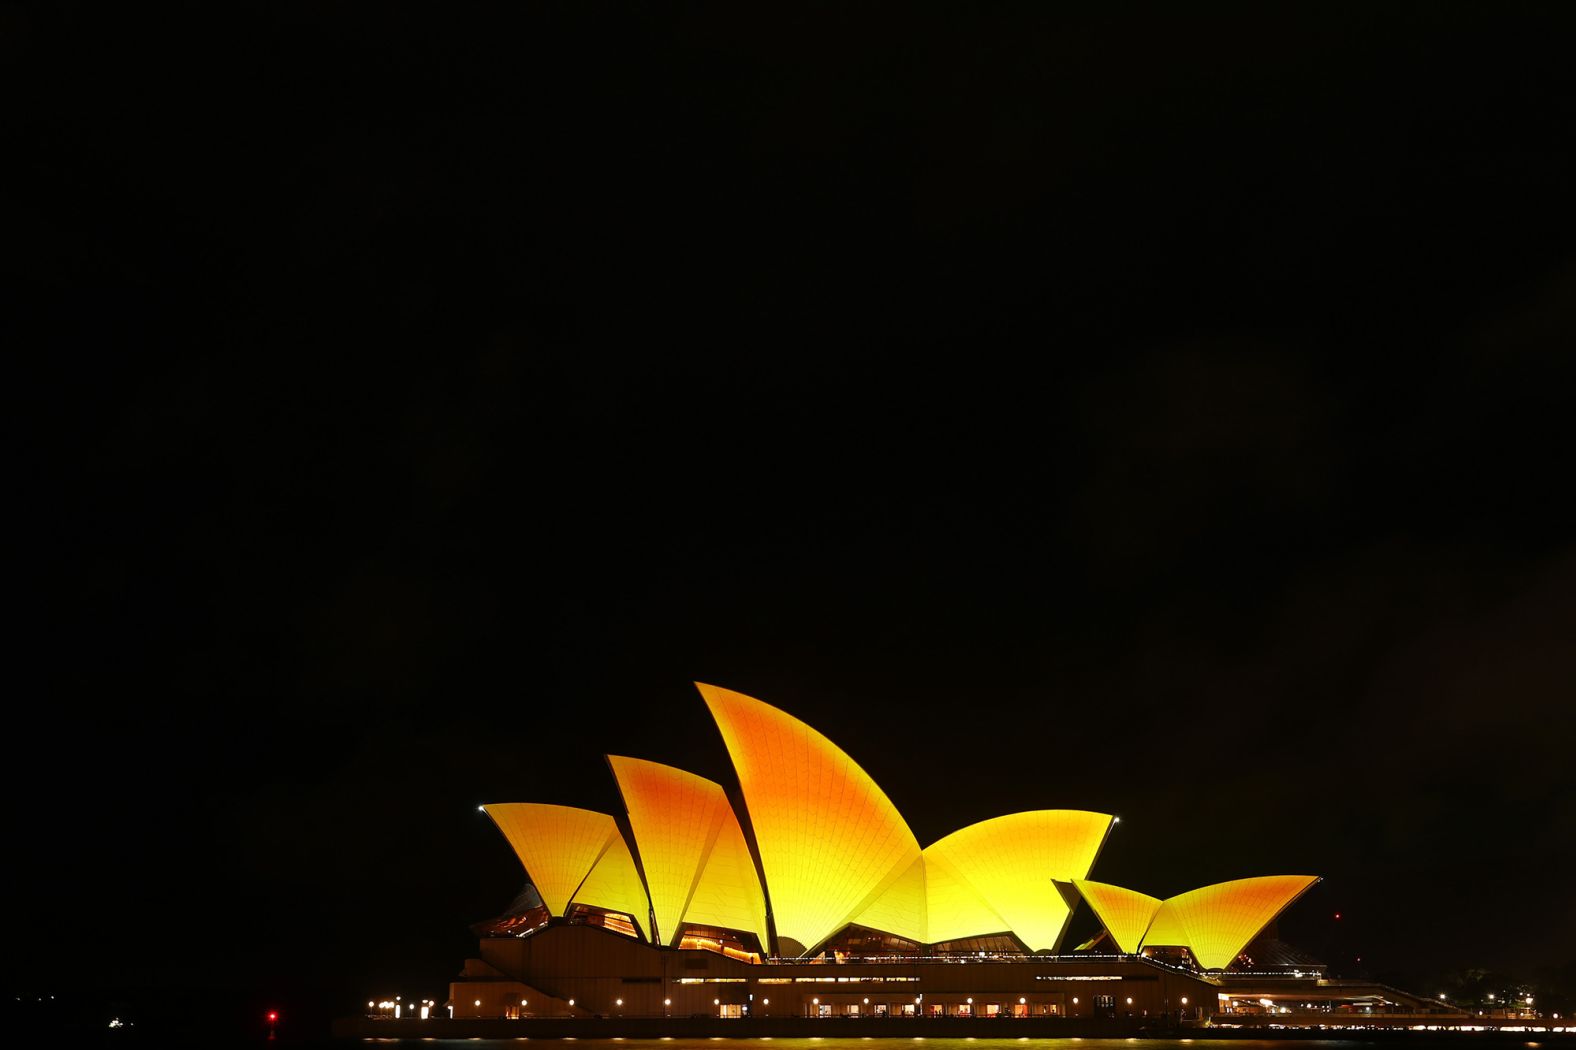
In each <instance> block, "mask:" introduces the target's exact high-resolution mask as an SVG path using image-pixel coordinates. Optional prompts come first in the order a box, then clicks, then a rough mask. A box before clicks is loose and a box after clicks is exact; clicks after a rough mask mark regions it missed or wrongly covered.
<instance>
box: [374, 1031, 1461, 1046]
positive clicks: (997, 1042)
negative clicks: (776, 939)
mask: <svg viewBox="0 0 1576 1050" xmlns="http://www.w3.org/2000/svg"><path fill="white" fill-rule="evenodd" d="M1409 1034H1410V1033H1409ZM1419 1034H1421V1033H1419ZM367 1041H368V1042H371V1041H372V1040H367ZM574 1041H575V1037H574V1036H565V1037H562V1038H558V1037H554V1038H536V1039H530V1038H526V1037H524V1036H521V1037H518V1038H514V1039H476V1038H470V1039H434V1038H432V1037H431V1036H427V1037H425V1038H422V1039H420V1040H416V1039H408V1040H405V1039H379V1040H376V1042H379V1043H407V1042H408V1043H412V1044H414V1043H417V1042H422V1043H464V1044H465V1046H466V1047H467V1050H469V1048H472V1047H474V1048H476V1050H486V1048H496V1050H526V1048H525V1046H524V1044H527V1043H535V1044H537V1048H538V1050H549V1048H550V1047H551V1046H552V1045H553V1044H555V1043H571V1042H574ZM593 1041H595V1040H593ZM609 1041H612V1040H609ZM1447 1041H1448V1040H1439V1042H1447ZM618 1042H621V1043H622V1044H623V1046H621V1047H620V1048H619V1050H640V1048H643V1047H649V1048H651V1050H691V1048H693V1050H764V1048H763V1047H761V1046H760V1045H759V1044H761V1043H772V1044H773V1047H772V1050H796V1048H798V1050H870V1048H869V1047H865V1046H859V1047H856V1046H855V1044H856V1043H858V1044H863V1043H870V1042H890V1043H893V1044H897V1043H907V1044H910V1045H912V1044H913V1043H915V1042H923V1043H924V1044H925V1050H992V1048H999V1050H1023V1048H1022V1045H1021V1044H1023V1043H1030V1044H1033V1046H1035V1047H1043V1048H1045V1050H1134V1046H1135V1044H1138V1045H1140V1046H1141V1047H1142V1048H1143V1050H1298V1048H1299V1047H1301V1048H1312V1047H1328V1048H1340V1050H1361V1048H1364V1047H1372V1046H1376V1045H1378V1043H1377V1042H1376V1041H1375V1042H1370V1041H1368V1040H1361V1039H1200V1038H1198V1037H1196V1036H1194V1037H1189V1038H1186V1039H1143V1040H1139V1039H1134V1038H1122V1039H1091V1038H1088V1037H1078V1036H1072V1037H1067V1038H1062V1039H1034V1038H1030V1037H1027V1036H1019V1037H1017V1038H1006V1039H990V1038H978V1037H975V1036H964V1037H952V1038H949V1037H945V1036H943V1037H939V1038H938V1037H936V1036H913V1037H905V1036H893V1037H885V1038H883V1037H879V1036H877V1037H872V1036H868V1035H866V1036H845V1037H836V1036H818V1035H817V1036H808V1037H806V1038H803V1039H785V1038H782V1037H781V1036H778V1037H775V1038H774V1037H772V1036H762V1037H759V1038H756V1039H726V1038H723V1037H722V1036H700V1037H683V1036H662V1037H661V1038H660V1039H628V1038H620V1039H618ZM1386 1042H1387V1043H1393V1042H1394V1040H1386ZM1406 1042H1407V1043H1408V1044H1409V1045H1411V1046H1414V1047H1416V1046H1424V1045H1429V1046H1431V1045H1435V1041H1433V1040H1428V1039H1407V1040H1406ZM663 1044H668V1045H663ZM1457 1045H1459V1044H1457Z"/></svg>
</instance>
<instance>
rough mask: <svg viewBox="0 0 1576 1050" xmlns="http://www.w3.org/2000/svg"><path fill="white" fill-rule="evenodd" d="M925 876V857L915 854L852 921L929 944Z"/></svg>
mask: <svg viewBox="0 0 1576 1050" xmlns="http://www.w3.org/2000/svg"><path fill="white" fill-rule="evenodd" d="M925 878H926V871H925V859H924V857H915V858H914V863H912V864H910V865H909V866H908V870H907V871H905V872H904V873H903V874H902V875H901V876H899V877H898V879H897V880H896V881H895V882H893V883H892V885H890V886H888V887H887V888H886V891H885V892H884V893H882V894H881V896H879V897H877V898H876V899H875V900H874V901H873V902H871V904H870V907H868V908H866V909H865V910H864V911H862V912H860V913H859V914H858V915H855V916H854V918H853V920H852V921H854V922H857V923H858V924H859V925H861V926H868V927H870V928H871V929H874V930H881V931H883V932H885V933H891V934H896V935H897V936H899V937H907V938H908V939H909V940H911V941H918V942H919V943H920V944H925V943H928V942H929V941H930V937H929V935H928V934H927V926H928V924H927V923H926V921H925V919H926V908H925Z"/></svg>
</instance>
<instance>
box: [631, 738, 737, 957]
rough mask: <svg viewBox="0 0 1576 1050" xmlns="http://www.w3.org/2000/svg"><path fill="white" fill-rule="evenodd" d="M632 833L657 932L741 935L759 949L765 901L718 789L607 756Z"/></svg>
mask: <svg viewBox="0 0 1576 1050" xmlns="http://www.w3.org/2000/svg"><path fill="white" fill-rule="evenodd" d="M608 763H609V764H610V765H611V766H612V767H613V776H614V777H615V778H616V779H617V780H618V786H619V790H620V791H621V792H622V793H623V796H624V805H625V808H626V809H627V810H628V811H629V824H630V827H631V828H632V829H633V831H634V833H635V848H636V850H637V851H638V852H639V853H640V866H641V869H642V870H643V871H644V872H645V875H646V887H647V889H648V890H650V892H651V906H652V910H654V911H655V912H656V917H657V930H658V934H657V936H659V937H660V938H661V939H662V940H663V941H664V942H665V943H667V944H674V943H676V942H677V940H678V936H679V931H680V930H681V929H682V928H683V924H684V923H686V922H691V923H697V924H702V925H707V926H721V927H725V928H727V929H731V930H743V931H745V932H747V933H753V934H755V935H756V936H758V937H759V938H760V941H761V945H762V946H763V947H764V946H765V945H766V898H765V895H764V894H763V893H762V892H761V881H760V878H759V877H758V876H757V875H756V872H755V862H754V861H753V860H751V858H750V852H749V849H748V847H747V846H746V845H745V843H744V832H743V831H742V830H741V829H740V828H739V818H738V817H737V816H735V815H734V812H733V807H732V806H730V805H729V804H728V798H727V795H726V794H725V793H724V792H723V790H722V787H721V785H718V784H714V783H712V782H711V781H710V780H707V779H705V778H704V777H698V776H696V775H695V774H693V773H687V772H685V771H684V770H682V769H675V768H674V767H672V766H665V765H662V764H660V763H657V762H647V761H645V760H643V759H639V758H624V757H621V756H618V755H609V756H608Z"/></svg>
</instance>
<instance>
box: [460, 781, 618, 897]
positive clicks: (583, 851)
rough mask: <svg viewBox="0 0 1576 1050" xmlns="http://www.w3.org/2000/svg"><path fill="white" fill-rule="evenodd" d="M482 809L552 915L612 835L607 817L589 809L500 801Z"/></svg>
mask: <svg viewBox="0 0 1576 1050" xmlns="http://www.w3.org/2000/svg"><path fill="white" fill-rule="evenodd" d="M482 810H483V811H484V812H485V813H486V814H487V815H488V816H489V817H491V818H492V819H493V823H495V824H497V825H498V830H499V831H502V832H503V835H504V838H506V839H508V840H509V845H511V846H513V847H514V853H515V856H517V857H519V858H520V863H521V864H522V865H523V866H524V867H525V874H526V877H527V878H529V879H530V880H531V883H532V885H534V886H535V887H536V892H538V893H540V894H541V895H542V903H544V904H546V905H547V910H548V911H550V912H552V913H553V914H554V915H562V914H563V913H564V909H565V908H567V907H568V906H569V898H570V897H571V896H572V895H573V894H574V892H575V889H576V888H577V887H578V886H579V885H580V883H581V882H583V881H584V880H585V877H586V874H587V873H588V872H589V871H590V870H591V867H592V865H594V864H595V863H596V862H597V858H599V857H601V856H602V854H603V852H604V851H605V850H606V849H607V846H608V843H609V842H610V841H611V840H612V839H613V838H614V837H615V836H617V835H618V827H617V825H616V824H614V822H613V818H612V817H610V816H608V815H607V814H606V813H595V812H592V811H591V810H589V809H575V808H573V807H571V806H549V805H545V804H542V803H537V802H504V803H499V804H496V805H491V806H483V807H482ZM620 841H622V838H620Z"/></svg>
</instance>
